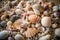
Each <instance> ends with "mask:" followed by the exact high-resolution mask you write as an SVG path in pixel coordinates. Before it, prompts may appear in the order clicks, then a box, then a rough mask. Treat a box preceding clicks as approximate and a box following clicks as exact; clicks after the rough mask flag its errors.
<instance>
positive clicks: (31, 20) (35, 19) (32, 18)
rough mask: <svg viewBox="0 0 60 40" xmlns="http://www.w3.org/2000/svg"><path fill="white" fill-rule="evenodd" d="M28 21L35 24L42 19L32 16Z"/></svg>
mask: <svg viewBox="0 0 60 40" xmlns="http://www.w3.org/2000/svg"><path fill="white" fill-rule="evenodd" d="M28 19H29V21H30V22H32V23H35V22H36V21H37V20H38V19H40V18H39V16H37V15H30V16H29V17H28Z"/></svg>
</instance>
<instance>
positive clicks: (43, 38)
mask: <svg viewBox="0 0 60 40" xmlns="http://www.w3.org/2000/svg"><path fill="white" fill-rule="evenodd" d="M50 37H51V35H49V34H47V35H45V36H42V37H40V38H39V40H49V39H50Z"/></svg>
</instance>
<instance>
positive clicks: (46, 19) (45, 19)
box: [41, 17, 51, 27]
mask: <svg viewBox="0 0 60 40" xmlns="http://www.w3.org/2000/svg"><path fill="white" fill-rule="evenodd" d="M41 24H42V26H45V27H50V26H51V18H50V17H43V18H42V19H41Z"/></svg>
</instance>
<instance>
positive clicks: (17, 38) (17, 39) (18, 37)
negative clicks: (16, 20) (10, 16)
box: [15, 34, 25, 40]
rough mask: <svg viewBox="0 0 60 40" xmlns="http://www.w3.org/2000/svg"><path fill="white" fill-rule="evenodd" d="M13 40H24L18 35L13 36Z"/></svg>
mask: <svg viewBox="0 0 60 40" xmlns="http://www.w3.org/2000/svg"><path fill="white" fill-rule="evenodd" d="M15 40H25V39H24V37H23V36H22V35H20V34H16V35H15Z"/></svg>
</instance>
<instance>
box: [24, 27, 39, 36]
mask: <svg viewBox="0 0 60 40" xmlns="http://www.w3.org/2000/svg"><path fill="white" fill-rule="evenodd" d="M36 33H38V30H37V29H35V28H28V29H27V31H25V32H24V34H25V35H26V37H32V36H34V35H36Z"/></svg>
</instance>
